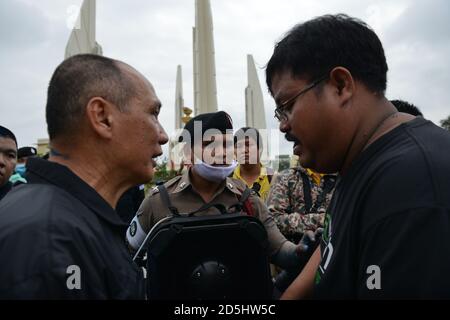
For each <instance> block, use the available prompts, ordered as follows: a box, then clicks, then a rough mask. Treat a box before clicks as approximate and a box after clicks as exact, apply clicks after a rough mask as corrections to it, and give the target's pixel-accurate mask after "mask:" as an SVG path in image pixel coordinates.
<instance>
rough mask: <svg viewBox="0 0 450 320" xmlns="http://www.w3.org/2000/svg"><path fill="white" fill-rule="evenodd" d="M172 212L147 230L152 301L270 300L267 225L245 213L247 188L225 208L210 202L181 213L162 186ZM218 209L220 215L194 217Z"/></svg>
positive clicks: (148, 272) (150, 297)
mask: <svg viewBox="0 0 450 320" xmlns="http://www.w3.org/2000/svg"><path fill="white" fill-rule="evenodd" d="M158 188H159V190H160V194H161V198H162V201H163V202H164V203H165V204H166V206H167V208H169V211H170V212H171V215H170V216H169V217H167V218H165V219H162V220H160V221H159V222H158V223H157V224H156V225H155V226H154V227H153V228H152V230H150V232H149V233H148V235H147V237H146V240H145V242H144V245H143V247H144V248H146V251H147V296H148V298H149V299H180V300H181V299H182V300H185V299H190V300H192V299H194V300H222V299H270V298H271V296H272V282H271V277H270V268H269V259H268V254H267V247H268V240H267V232H266V229H265V227H264V225H263V224H262V223H261V221H259V220H258V219H257V218H255V217H252V216H249V215H247V214H245V213H244V211H245V207H246V206H245V203H246V201H247V200H248V196H249V195H250V190H249V189H247V190H248V191H247V190H245V191H244V193H243V194H242V196H241V199H240V201H239V202H238V203H236V204H235V205H233V206H232V207H230V208H228V209H226V208H225V207H224V206H223V205H221V204H206V205H204V206H202V207H201V208H199V209H198V210H195V211H194V212H191V213H189V214H180V213H179V212H178V210H177V208H175V207H174V206H173V205H172V204H171V202H170V197H169V195H168V193H167V190H166V189H165V187H164V186H163V185H160V186H158ZM211 207H215V208H216V209H217V210H218V211H219V213H220V214H218V215H212V216H196V214H197V213H200V212H202V211H204V210H207V209H208V208H211Z"/></svg>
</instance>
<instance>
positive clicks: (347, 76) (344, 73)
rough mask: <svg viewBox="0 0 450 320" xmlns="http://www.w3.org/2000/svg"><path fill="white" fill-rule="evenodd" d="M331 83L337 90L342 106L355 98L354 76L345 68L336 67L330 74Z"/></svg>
mask: <svg viewBox="0 0 450 320" xmlns="http://www.w3.org/2000/svg"><path fill="white" fill-rule="evenodd" d="M329 83H330V84H331V85H332V86H333V87H334V88H335V90H336V95H337V96H338V97H339V99H340V100H341V102H342V104H343V105H344V104H346V102H347V101H348V100H349V99H350V98H351V97H352V96H353V94H354V92H355V81H354V79H353V76H352V74H351V73H350V71H348V70H347V69H346V68H344V67H336V68H334V69H333V70H331V72H330V77H329Z"/></svg>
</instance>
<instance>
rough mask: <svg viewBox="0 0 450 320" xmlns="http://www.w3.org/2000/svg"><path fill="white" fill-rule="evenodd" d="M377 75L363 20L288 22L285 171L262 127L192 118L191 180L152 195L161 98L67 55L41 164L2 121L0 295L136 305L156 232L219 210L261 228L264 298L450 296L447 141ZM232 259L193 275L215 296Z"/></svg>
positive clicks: (276, 58) (381, 69) (278, 90)
mask: <svg viewBox="0 0 450 320" xmlns="http://www.w3.org/2000/svg"><path fill="white" fill-rule="evenodd" d="M387 71H388V66H387V62H386V58H385V55H384V50H383V46H382V44H381V42H380V40H379V39H378V37H377V35H376V34H375V33H374V32H373V31H372V30H371V29H370V27H369V26H367V25H366V24H365V23H364V22H362V21H360V20H358V19H355V18H352V17H348V16H346V15H342V14H341V15H325V16H321V17H318V18H315V19H312V20H309V21H307V22H304V23H301V24H298V25H297V26H295V27H294V28H293V29H291V30H290V31H289V32H288V33H287V34H286V35H285V36H284V37H283V38H282V39H281V40H280V41H279V42H278V43H277V44H276V46H275V49H274V52H273V54H272V56H271V58H270V60H269V62H268V64H267V68H266V79H267V80H266V81H267V87H268V89H269V92H270V93H271V95H272V96H273V98H274V100H275V103H276V107H275V109H274V114H275V117H276V118H277V119H278V121H279V129H280V131H281V132H282V133H284V134H285V137H286V140H288V141H290V142H292V143H293V151H292V153H293V155H295V156H297V157H298V162H297V163H296V165H294V166H292V167H291V168H289V169H287V170H284V171H281V172H274V170H272V169H271V168H269V167H266V166H264V165H263V164H262V163H261V155H262V151H263V148H264V146H263V138H262V137H261V134H260V132H259V131H258V129H257V128H251V127H244V128H240V129H239V130H237V131H234V129H235V128H233V121H232V119H231V117H230V115H229V114H227V113H226V112H224V111H219V112H215V113H206V114H200V115H196V116H195V117H193V118H192V119H191V120H190V121H188V122H187V123H186V125H185V127H184V129H183V133H182V134H181V135H180V138H179V143H181V144H183V152H184V161H183V163H184V170H183V171H182V172H181V174H180V175H178V176H176V177H175V178H173V179H171V180H169V181H166V182H165V183H164V184H160V185H158V186H155V187H154V188H153V189H151V190H150V191H149V192H148V194H147V196H145V194H144V187H143V185H144V184H146V183H148V182H149V181H151V180H152V177H153V174H154V169H155V167H156V162H155V159H156V158H157V157H158V156H160V155H161V154H162V149H161V146H162V145H164V144H165V143H167V142H168V136H167V134H166V132H165V130H164V128H163V125H162V124H161V123H160V122H159V118H158V115H159V114H160V113H161V112H164V109H163V108H162V104H161V102H160V100H159V98H158V96H157V94H156V91H155V88H154V87H153V85H152V84H151V83H150V81H149V80H148V79H146V78H145V77H144V76H143V75H142V74H141V73H140V72H139V71H137V70H136V69H134V68H133V67H132V66H130V65H128V64H126V63H124V62H122V61H118V60H113V59H110V58H107V57H102V56H97V55H91V54H81V55H76V56H73V57H70V58H68V59H66V60H65V61H63V62H62V63H61V64H60V65H59V66H58V67H57V69H56V70H55V72H54V73H53V75H52V77H51V79H50V83H49V86H48V92H47V104H46V120H47V128H48V134H49V138H50V152H49V154H47V155H46V156H45V157H44V158H41V157H39V156H38V155H37V151H36V149H35V148H33V147H21V148H18V142H17V139H16V137H15V135H14V133H13V132H12V131H11V130H9V129H7V128H5V127H2V126H0V255H1V256H2V257H6V258H5V259H4V263H2V264H1V265H0V298H3V299H46V298H50V299H144V298H145V297H148V291H146V290H148V288H147V289H146V281H147V280H148V278H149V277H157V274H155V273H152V272H154V270H151V269H150V270H149V269H148V268H147V269H145V265H144V268H142V264H140V263H139V259H141V258H142V259H150V258H151V257H152V253H151V252H147V256H146V257H139V258H138V260H136V257H137V256H138V254H139V252H140V250H141V249H142V247H144V246H145V244H146V241H147V239H148V237H149V235H150V234H152V231H153V230H154V229H155V227H157V226H158V225H160V224H161V223H162V222H164V221H165V220H166V219H167V218H168V217H174V216H180V215H181V216H185V217H191V216H202V217H214V216H217V215H218V213H219V214H223V215H226V214H228V213H232V214H235V213H239V214H241V215H245V216H250V217H251V218H252V219H255V220H256V221H259V222H258V223H260V225H261V226H262V228H263V229H264V230H265V231H264V232H265V234H266V236H267V241H266V242H267V243H266V245H264V246H262V248H263V251H264V254H265V255H266V256H267V259H268V261H270V264H271V269H269V270H270V274H269V281H270V283H271V285H272V288H273V291H272V293H271V297H272V298H274V299H278V298H281V299H304V298H317V299H320V298H337V299H343V298H349V299H355V298H369V299H387V298H450V277H447V276H446V275H447V270H448V269H449V268H450V245H449V243H450V242H449V241H447V240H450V239H449V238H450V219H449V215H450V133H449V132H447V131H445V130H443V129H442V128H439V127H438V126H436V125H434V124H433V123H432V122H431V121H428V120H426V119H424V117H423V115H422V113H421V112H420V110H419V109H418V108H417V107H416V106H414V105H412V104H410V103H408V102H405V101H401V100H392V101H389V100H388V99H387V98H386V97H385V91H386V86H387ZM198 127H199V128H200V130H197V128H198ZM236 204H240V206H236ZM250 221H252V220H251V219H250ZM167 241H168V240H167ZM202 241H204V242H208V239H203V240H202ZM223 241H224V242H227V239H223ZM167 250H169V249H167ZM233 250H235V251H236V252H238V251H239V248H234V249H233ZM199 251H200V252H201V248H192V253H194V252H196V254H198V252H199ZM239 257H242V256H241V255H240V256H239ZM206 258H208V257H206ZM6 260H7V261H6ZM140 262H142V261H140ZM174 263H176V262H175V261H174ZM222 263H223V264H222ZM225 264H226V263H225V262H224V261H221V262H220V263H219V262H218V263H217V265H216V267H215V268H216V269H214V268H213V269H212V271H211V270H209V271H208V270H206V267H204V266H203V267H204V268H203V269H194V270H196V271H195V275H196V276H197V277H200V276H202V277H204V278H205V279H207V281H210V283H211V286H213V284H214V283H215V282H214V281H215V280H214V279H215V277H220V273H226V272H228V269H227V267H226V266H225ZM208 268H210V269H211V267H210V266H209V267H208ZM242 268H244V266H242ZM197 270H200V271H197ZM191 271H192V270H191ZM187 272H190V271H189V270H187ZM202 272H204V274H203V273H202ZM208 272H210V273H208ZM230 279H231V278H230ZM229 281H232V280H229ZM233 281H234V280H233ZM239 281H245V279H239ZM262 281H264V279H263V280H262ZM150 290H151V288H150ZM204 298H208V297H204ZM223 298H227V297H226V296H224V297H223ZM247 298H251V297H247Z"/></svg>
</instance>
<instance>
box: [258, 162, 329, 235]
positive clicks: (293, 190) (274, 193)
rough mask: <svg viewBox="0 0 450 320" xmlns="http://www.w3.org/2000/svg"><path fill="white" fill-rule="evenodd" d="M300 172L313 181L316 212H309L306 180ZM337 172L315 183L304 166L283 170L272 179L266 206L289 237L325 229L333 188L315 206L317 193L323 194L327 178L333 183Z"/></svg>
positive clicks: (311, 184)
mask: <svg viewBox="0 0 450 320" xmlns="http://www.w3.org/2000/svg"><path fill="white" fill-rule="evenodd" d="M301 172H303V173H305V174H306V175H307V176H308V178H309V181H310V186H311V198H312V205H313V209H314V211H312V212H310V213H307V212H306V208H305V197H304V195H303V192H304V191H303V190H304V189H303V180H302V177H301ZM336 179H337V176H336V175H324V176H323V177H322V179H321V181H320V184H319V185H316V184H315V183H314V182H313V179H312V178H311V177H310V176H309V175H308V173H307V171H306V170H305V169H303V168H301V167H296V168H290V169H287V170H284V171H282V172H280V173H279V174H278V175H276V176H275V177H274V179H273V181H272V185H271V189H270V192H269V196H268V198H267V207H268V209H269V212H270V214H271V215H272V217H273V218H274V220H275V223H276V224H277V226H278V228H279V229H280V231H281V233H283V234H284V235H285V236H286V237H287V238H298V237H301V235H303V234H304V233H305V231H308V230H312V231H315V230H316V229H317V228H323V224H324V219H325V212H326V209H327V207H328V205H329V203H330V201H331V198H332V195H333V191H334V187H333V188H329V189H331V190H330V191H329V192H327V194H326V195H325V200H324V201H323V202H322V203H321V204H320V205H319V206H318V208H317V209H316V208H314V207H315V204H316V201H317V198H318V196H319V195H320V194H321V193H322V191H323V188H324V185H325V181H327V180H328V181H329V182H328V184H331V185H333V186H334V184H335V182H336Z"/></svg>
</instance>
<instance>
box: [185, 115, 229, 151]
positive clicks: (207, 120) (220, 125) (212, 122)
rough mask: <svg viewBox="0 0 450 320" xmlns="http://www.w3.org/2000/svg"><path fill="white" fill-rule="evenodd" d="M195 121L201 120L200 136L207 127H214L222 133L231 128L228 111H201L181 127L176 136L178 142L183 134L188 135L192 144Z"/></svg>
mask: <svg viewBox="0 0 450 320" xmlns="http://www.w3.org/2000/svg"><path fill="white" fill-rule="evenodd" d="M196 121H200V122H201V125H202V126H201V128H202V137H201V138H203V135H204V134H205V132H206V131H207V130H209V129H216V130H219V131H220V132H222V133H223V134H225V133H227V130H228V131H229V130H233V121H232V120H231V117H230V115H229V114H228V113H226V112H225V111H218V112H212V113H202V114H199V115H198V116H195V117H194V118H192V119H191V120H189V121H188V122H187V123H186V125H185V126H184V128H183V133H182V134H181V135H180V137H179V138H178V141H179V142H182V141H183V140H184V139H183V136H184V135H186V134H189V135H190V139H191V145H194V123H195V122H196Z"/></svg>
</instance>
